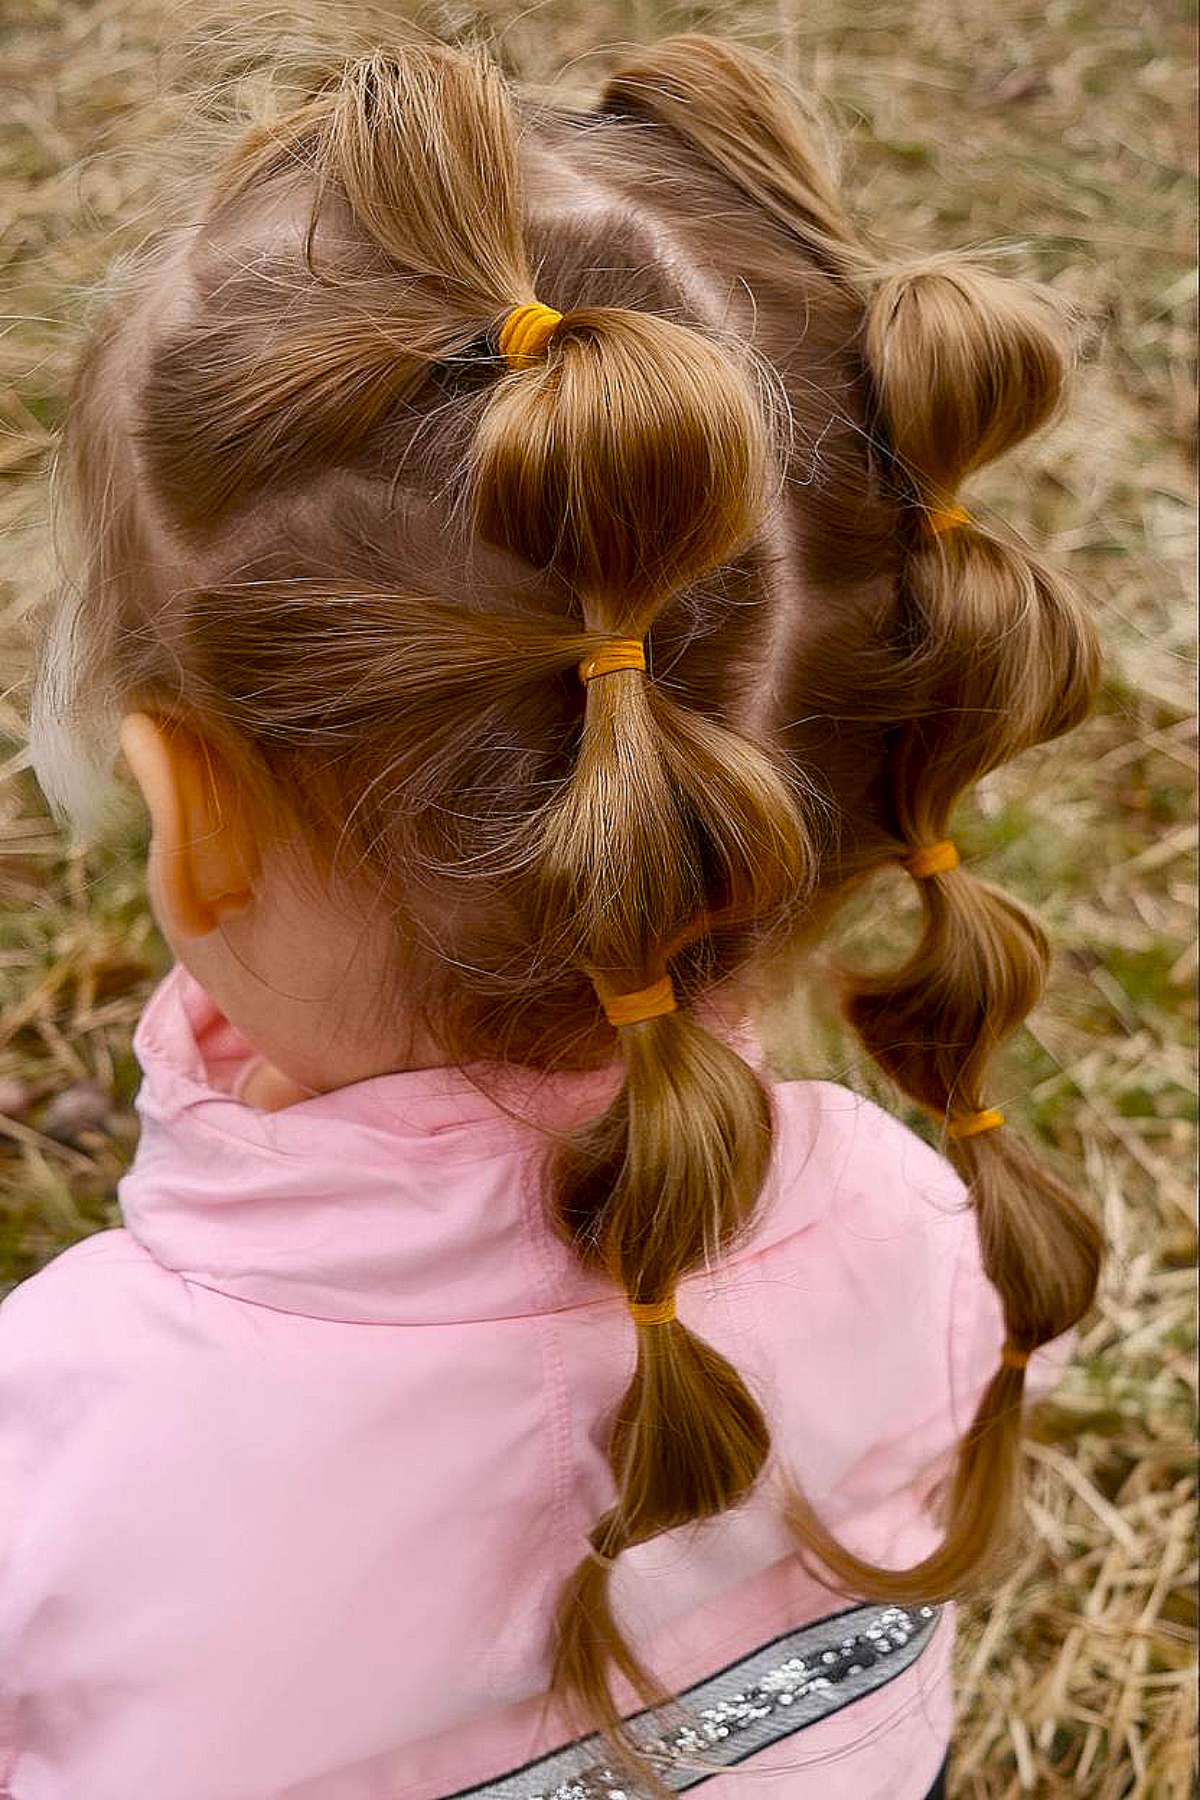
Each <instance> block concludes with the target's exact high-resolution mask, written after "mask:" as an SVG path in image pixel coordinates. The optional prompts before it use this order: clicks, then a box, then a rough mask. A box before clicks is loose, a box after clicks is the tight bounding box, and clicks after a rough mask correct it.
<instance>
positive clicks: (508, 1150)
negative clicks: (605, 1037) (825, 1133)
mask: <svg viewBox="0 0 1200 1800" xmlns="http://www.w3.org/2000/svg"><path fill="white" fill-rule="evenodd" d="M729 1035H730V1037H731V1041H733V1040H736V1041H737V1045H738V1048H739V1049H740V1050H742V1051H743V1053H744V1054H747V1055H748V1056H751V1058H752V1059H753V1056H754V1054H755V1046H754V1043H753V1040H752V1038H751V1037H750V1035H749V1034H748V1033H746V1032H744V1031H742V1032H739V1033H731V1034H729ZM134 1048H135V1051H136V1053H137V1056H138V1060H139V1062H140V1063H141V1066H142V1069H143V1071H144V1076H145V1079H144V1081H143V1084H142V1089H141V1092H140V1093H139V1095H138V1103H137V1104H138V1111H139V1113H140V1115H141V1120H142V1138H141V1143H140V1146H139V1149H138V1154H137V1157H136V1159H135V1162H134V1165H133V1167H132V1168H131V1169H130V1171H129V1173H128V1174H127V1175H126V1176H125V1178H124V1180H123V1181H122V1183H121V1187H120V1202H121V1212H122V1217H123V1220H124V1223H125V1226H126V1228H127V1229H128V1230H129V1232H130V1233H131V1234H132V1236H133V1237H135V1238H136V1239H137V1240H138V1241H139V1242H140V1243H142V1244H143V1245H144V1246H145V1247H146V1248H147V1249H148V1250H149V1251H150V1252H151V1253H152V1254H153V1255H154V1256H155V1257H156V1258H157V1260H158V1261H159V1262H161V1263H163V1264H164V1265H165V1266H166V1267H168V1268H171V1269H175V1270H178V1271H179V1272H180V1273H181V1274H184V1275H187V1276H188V1278H189V1279H190V1280H193V1281H195V1282H198V1283H199V1284H201V1285H203V1286H207V1287H211V1288H215V1289H218V1290H219V1291H221V1292H224V1293H228V1294H231V1295H234V1296H236V1297H238V1298H240V1299H244V1300H251V1301H254V1302H255V1303H257V1304H259V1305H263V1306H270V1307H274V1308H276V1309H278V1310H282V1311H286V1312H298V1313H305V1314H308V1315H310V1316H313V1317H317V1318H329V1319H343V1320H351V1319H353V1320H361V1321H364V1322H378V1323H400V1322H410V1323H428V1324H437V1323H449V1322H451V1321H466V1320H470V1319H483V1318H505V1317H516V1316H524V1315H528V1314H531V1313H540V1312H553V1311H557V1310H560V1309H562V1308H564V1307H568V1306H579V1305H581V1304H586V1303H587V1302H588V1301H591V1300H607V1301H608V1302H610V1303H611V1300H612V1298H613V1289H612V1284H611V1283H610V1282H609V1281H608V1280H607V1279H605V1278H603V1277H600V1276H597V1275H594V1274H589V1273H588V1272H586V1271H585V1270H583V1269H581V1268H580V1266H579V1263H578V1261H577V1259H576V1258H575V1256H574V1255H573V1254H572V1253H571V1252H570V1250H569V1249H567V1247H566V1246H565V1245H563V1244H561V1243H560V1242H559V1240H558V1239H557V1237H556V1236H555V1234H554V1231H553V1229H552V1227H551V1226H550V1224H549V1223H548V1222H547V1220H546V1218H545V1214H544V1208H543V1201H542V1190H541V1182H540V1179H539V1177H540V1171H541V1166H542V1163H543V1160H544V1155H545V1143H546V1137H545V1129H543V1128H549V1129H551V1130H553V1129H554V1128H561V1127H564V1126H568V1125H570V1124H571V1123H573V1122H577V1121H581V1120H583V1119H585V1118H589V1117H592V1116H594V1115H595V1114H596V1113H597V1112H599V1111H601V1110H602V1109H603V1106H604V1104H605V1102H606V1100H607V1099H608V1097H609V1096H610V1095H611V1094H612V1092H613V1091H614V1089H615V1087H616V1084H617V1082H618V1080H619V1070H618V1068H617V1067H616V1066H615V1065H614V1066H611V1067H609V1068H607V1069H604V1070H600V1071H596V1072H578V1071H568V1072H559V1073H556V1074H553V1075H546V1074H539V1073H535V1072H531V1071H528V1070H522V1069H519V1068H516V1067H513V1066H511V1065H503V1064H487V1063H476V1064H472V1065H470V1066H468V1067H467V1068H463V1069H457V1068H438V1069H419V1070H409V1071H402V1072H400V1073H397V1074H392V1075H383V1076H378V1077H376V1078H375V1079H373V1080H370V1081H363V1082H357V1083H355V1084H354V1085H352V1086H350V1087H346V1088H341V1089H338V1090H337V1091H336V1092H334V1093H329V1094H321V1095H318V1096H315V1097H314V1098H313V1099H311V1100H305V1101H303V1102H301V1103H300V1104H299V1105H296V1106H290V1107H286V1108H284V1109H283V1110H282V1111H280V1112H275V1113H265V1112H258V1111H256V1110H254V1109H253V1108H251V1107H248V1106H245V1105H243V1104H242V1103H241V1102H239V1101H238V1100H237V1099H235V1098H234V1097H233V1095H232V1093H231V1092H230V1089H231V1088H232V1087H233V1086H234V1085H235V1083H236V1079H237V1074H238V1071H239V1069H240V1068H241V1067H242V1066H243V1065H244V1064H245V1062H246V1061H247V1060H248V1059H249V1057H250V1056H251V1055H252V1051H251V1048H250V1046H249V1045H248V1044H247V1043H246V1042H245V1040H244V1039H242V1038H240V1037H239V1035H238V1034H237V1033H236V1032H235V1031H234V1029H233V1028H232V1027H231V1026H230V1025H229V1023H228V1021H226V1020H225V1019H224V1018H223V1017H222V1016H221V1014H220V1013H219V1012H218V1010H217V1008H216V1007H215V1006H214V1005H213V1003H212V1001H211V1000H210V999H209V998H208V996H207V995H206V994H205V993H204V991H203V989H202V988H200V987H199V986H198V984H197V983H196V982H195V981H194V980H193V979H192V978H191V977H190V976H189V975H188V974H187V973H186V972H185V971H184V970H183V969H182V968H176V969H175V970H173V972H172V973H171V974H170V975H169V976H168V977H167V979H166V980H165V981H164V982H163V983H162V984H161V985H160V986H159V988H158V989H157V990H156V991H155V993H154V994H153V995H152V996H151V999H150V1002H149V1004H148V1006H147V1008H146V1010H145V1012H144V1013H143V1015H142V1020H141V1023H140V1025H139V1026H138V1030H137V1033H136V1036H135V1038H134ZM506 1107H508V1108H511V1109H512V1111H513V1112H514V1113H515V1114H516V1115H517V1116H516V1117H511V1116H510V1115H509V1112H507V1111H506V1110H505V1109H506ZM539 1127H541V1128H539Z"/></svg>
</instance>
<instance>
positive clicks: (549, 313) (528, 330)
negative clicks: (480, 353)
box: [500, 300, 563, 369]
mask: <svg viewBox="0 0 1200 1800" xmlns="http://www.w3.org/2000/svg"><path fill="white" fill-rule="evenodd" d="M562 319H563V315H562V314H561V313H560V312H555V310H554V308H553V307H552V306H543V305H542V303H541V301H540V300H529V301H526V303H525V305H524V306H514V307H513V309H512V311H511V312H510V313H509V315H508V317H507V318H506V319H505V321H504V325H503V327H502V329H501V332H500V353H501V355H502V356H504V357H505V358H506V359H507V361H508V364H509V367H510V368H513V369H525V368H528V367H529V365H530V363H532V362H536V361H537V357H538V353H539V352H540V351H542V350H544V349H545V347H546V343H547V340H548V339H549V338H551V337H553V335H554V333H555V332H556V331H557V330H558V327H559V326H560V325H561V324H562Z"/></svg>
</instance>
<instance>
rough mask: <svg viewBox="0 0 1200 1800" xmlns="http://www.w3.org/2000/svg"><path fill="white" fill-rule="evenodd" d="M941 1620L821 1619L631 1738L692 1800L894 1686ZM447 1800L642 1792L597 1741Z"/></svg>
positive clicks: (920, 1615)
mask: <svg viewBox="0 0 1200 1800" xmlns="http://www.w3.org/2000/svg"><path fill="white" fill-rule="evenodd" d="M940 1614H941V1609H940V1607H934V1606H920V1607H904V1606H858V1607H853V1608H851V1610H850V1611H848V1612H844V1613H835V1614H834V1615H833V1616H832V1617H831V1618H826V1619H818V1620H817V1621H816V1623H815V1624H812V1625H804V1626H802V1627H801V1628H800V1629H799V1630H798V1631H789V1632H786V1633H785V1634H784V1635H783V1636H782V1637H778V1638H775V1639H774V1640H773V1641H772V1642H771V1643H769V1644H765V1645H763V1647H762V1648H761V1649H759V1650H752V1651H751V1652H750V1654H749V1655H748V1656H744V1657H742V1658H741V1659H740V1660H739V1661H738V1662H735V1663H731V1664H730V1665H729V1667H728V1668H725V1669H722V1670H720V1671H719V1673H718V1674H716V1675H711V1676H709V1677H708V1678H707V1679H706V1680H704V1681H701V1682H697V1683H696V1685H695V1686H693V1687H690V1688H687V1689H686V1690H685V1691H684V1692H683V1693H682V1694H681V1695H680V1696H679V1701H680V1704H679V1706H678V1707H676V1708H674V1709H673V1716H672V1722H671V1723H670V1724H668V1725H667V1726H666V1728H665V1729H664V1728H663V1724H662V1715H660V1717H659V1718H658V1720H657V1721H656V1719H655V1716H654V1714H653V1712H652V1711H646V1712H640V1713H637V1714H635V1715H634V1717H633V1718H631V1719H630V1720H628V1721H627V1724H628V1728H629V1735H630V1736H631V1738H632V1739H633V1740H634V1742H635V1743H636V1744H637V1745H638V1748H639V1749H640V1750H642V1751H644V1752H646V1753H647V1755H648V1756H649V1758H650V1760H651V1761H652V1762H653V1763H654V1764H655V1765H656V1767H657V1768H658V1770H659V1772H660V1774H661V1776H662V1778H663V1780H664V1781H665V1783H666V1785H667V1786H668V1787H669V1788H672V1789H673V1790H674V1791H675V1792H676V1793H677V1794H682V1793H686V1792H687V1791H688V1790H689V1789H690V1788H694V1787H698V1786H699V1785H700V1784H701V1783H702V1782H705V1781H709V1780H711V1779H712V1777H713V1776H714V1775H719V1774H720V1773H721V1772H722V1771H723V1770H725V1769H729V1768H732V1767H733V1766H734V1765H735V1764H736V1763H740V1762H744V1761H745V1760H746V1758H747V1757H750V1756H753V1755H754V1754H755V1753H756V1752H757V1751H759V1750H765V1749H766V1748H768V1746H770V1745H772V1744H777V1743H779V1742H781V1741H782V1740H783V1739H784V1738H787V1737H791V1736H794V1735H795V1733H796V1732H798V1731H802V1730H803V1729H804V1728H805V1727H806V1726H808V1725H815V1724H816V1723H817V1722H818V1721H819V1720H821V1719H826V1718H828V1717H829V1716H830V1715H831V1714H832V1713H835V1712H840V1711H841V1710H842V1708H843V1707H844V1706H849V1705H850V1704H851V1703H852V1702H853V1701H855V1700H860V1699H861V1698H862V1697H863V1695H864V1694H870V1693H874V1692H875V1691H876V1689H878V1688H881V1687H884V1686H886V1685H887V1683H888V1682H889V1681H894V1680H895V1678H896V1676H897V1675H902V1674H903V1673H904V1671H905V1669H908V1668H911V1666H912V1664H913V1663H914V1662H915V1661H916V1660H917V1658H918V1656H920V1654H921V1652H922V1651H923V1650H924V1649H925V1647H926V1645H927V1644H928V1643H929V1641H930V1639H931V1638H932V1636H933V1633H934V1630H935V1628H936V1626H937V1622H938V1619H939V1617H940ZM448 1800H643V1790H642V1789H640V1788H637V1787H635V1786H633V1784H632V1783H631V1782H630V1781H629V1779H628V1778H627V1777H626V1776H623V1775H622V1774H621V1773H620V1771H619V1770H617V1769H614V1768H613V1767H612V1766H611V1764H610V1763H609V1761H608V1760H607V1757H606V1753H605V1748H604V1744H603V1740H602V1739H601V1738H599V1737H598V1736H596V1735H594V1734H593V1735H592V1736H589V1737H585V1738H576V1740H575V1742H574V1743H572V1744H568V1745H566V1747H565V1748H564V1749H562V1750H553V1751H551V1752H550V1754H549V1755H548V1756H543V1757H539V1758H538V1760H537V1761H536V1762H532V1763H526V1764H525V1766H524V1768H521V1769H514V1770H513V1771H512V1772H511V1773H509V1774H507V1775H497V1776H495V1777H493V1779H492V1780H491V1781H488V1782H485V1783H484V1784H483V1786H482V1787H473V1788H461V1789H459V1790H458V1792H457V1793H456V1794H454V1795H451V1796H448Z"/></svg>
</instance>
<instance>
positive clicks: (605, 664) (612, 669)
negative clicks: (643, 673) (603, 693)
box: [579, 638, 646, 687]
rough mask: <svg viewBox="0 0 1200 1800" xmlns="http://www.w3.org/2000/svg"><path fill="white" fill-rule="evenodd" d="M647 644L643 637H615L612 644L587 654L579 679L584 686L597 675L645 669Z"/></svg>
mask: <svg viewBox="0 0 1200 1800" xmlns="http://www.w3.org/2000/svg"><path fill="white" fill-rule="evenodd" d="M645 667H646V646H645V644H643V642H642V640H641V638H614V639H613V641H612V643H611V644H605V645H604V646H603V648H602V649H600V650H596V651H593V653H592V655H591V656H585V657H584V659H583V661H582V662H581V663H580V665H579V679H580V681H582V683H583V685H584V687H586V686H587V684H588V682H589V681H594V680H595V678H596V676H597V675H613V674H615V673H616V671H617V670H618V669H644V668H645Z"/></svg>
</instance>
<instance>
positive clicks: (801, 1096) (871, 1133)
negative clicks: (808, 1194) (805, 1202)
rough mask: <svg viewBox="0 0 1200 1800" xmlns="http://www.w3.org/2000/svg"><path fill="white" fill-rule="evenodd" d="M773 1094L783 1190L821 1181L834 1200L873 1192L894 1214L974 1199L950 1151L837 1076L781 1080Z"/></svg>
mask: <svg viewBox="0 0 1200 1800" xmlns="http://www.w3.org/2000/svg"><path fill="white" fill-rule="evenodd" d="M772 1095H773V1098H774V1103H775V1114H776V1131H777V1155H776V1165H777V1168H776V1173H777V1179H778V1182H779V1186H780V1188H781V1190H782V1191H783V1192H786V1191H787V1190H788V1189H789V1188H792V1189H794V1188H798V1187H803V1186H806V1185H811V1184H813V1183H820V1184H822V1186H823V1188H824V1192H825V1195H826V1197H827V1199H828V1200H830V1201H833V1200H834V1199H837V1200H839V1201H841V1202H845V1201H846V1200H847V1199H848V1197H850V1196H852V1195H860V1196H862V1195H866V1194H869V1195H871V1196H873V1198H874V1200H875V1202H876V1204H877V1205H878V1206H879V1207H881V1208H883V1209H884V1210H885V1211H888V1212H891V1213H893V1214H900V1213H905V1212H907V1211H909V1210H910V1208H911V1207H912V1206H913V1205H914V1204H918V1205H920V1204H928V1205H933V1206H940V1207H942V1208H946V1207H949V1208H951V1209H953V1210H954V1211H956V1212H957V1211H960V1210H961V1209H962V1208H963V1207H964V1206H965V1205H966V1204H967V1191H966V1188H965V1187H964V1185H963V1182H962V1181H961V1179H960V1178H959V1176H958V1174H957V1172H956V1171H955V1170H954V1168H952V1166H951V1165H950V1163H949V1162H947V1160H946V1158H945V1157H944V1156H941V1155H939V1154H938V1152H937V1151H936V1150H935V1149H934V1148H933V1147H932V1145H930V1144H927V1143H926V1142H925V1141H924V1139H922V1138H920V1137H918V1135H917V1133H916V1132H915V1131H912V1130H910V1128H909V1127H908V1126H907V1125H905V1124H904V1123H903V1122H902V1121H901V1120H900V1119H897V1118H895V1117H894V1116H893V1115H892V1114H891V1113H889V1112H887V1111H886V1110H885V1109H884V1108H883V1107H882V1106H878V1105H876V1103H875V1101H873V1100H868V1099H866V1098H865V1096H863V1095H862V1094H856V1093H854V1092H853V1091H852V1090H851V1089H850V1088H846V1087H841V1086H839V1085H838V1084H837V1083H836V1082H832V1081H781V1082H776V1083H775V1084H773V1087H772Z"/></svg>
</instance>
